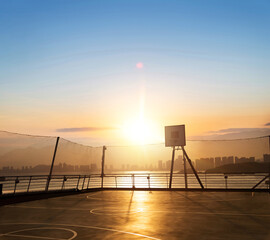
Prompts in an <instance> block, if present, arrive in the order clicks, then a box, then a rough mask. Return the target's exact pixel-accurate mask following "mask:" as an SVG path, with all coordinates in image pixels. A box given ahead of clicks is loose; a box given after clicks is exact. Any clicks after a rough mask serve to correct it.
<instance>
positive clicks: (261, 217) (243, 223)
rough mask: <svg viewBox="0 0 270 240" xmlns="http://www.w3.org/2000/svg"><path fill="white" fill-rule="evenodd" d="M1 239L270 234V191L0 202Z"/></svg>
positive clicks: (127, 194)
mask: <svg viewBox="0 0 270 240" xmlns="http://www.w3.org/2000/svg"><path fill="white" fill-rule="evenodd" d="M0 239H9V240H12V239H16V240H20V239H70V240H71V239H189V240H196V239H200V240H202V239H205V240H206V239H207V240H211V239H224V240H225V239H226V240H228V239H230V240H231V239H237V240H241V239H245V240H246V239H252V240H254V239H265V240H269V239H270V194H268V193H255V194H252V193H247V192H246V193H244V192H242V193H235V192H227V193H226V192H182V191H174V192H166V191H153V192H149V191H101V192H91V193H84V194H78V195H71V196H65V197H57V198H51V199H43V200H37V201H31V202H24V203H18V204H11V205H6V206H2V207H0Z"/></svg>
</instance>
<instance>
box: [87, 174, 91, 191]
mask: <svg viewBox="0 0 270 240" xmlns="http://www.w3.org/2000/svg"><path fill="white" fill-rule="evenodd" d="M90 178H91V175H89V178H88V183H87V189H88V188H89V184H90Z"/></svg>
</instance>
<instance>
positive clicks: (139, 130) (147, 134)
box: [123, 119, 160, 145]
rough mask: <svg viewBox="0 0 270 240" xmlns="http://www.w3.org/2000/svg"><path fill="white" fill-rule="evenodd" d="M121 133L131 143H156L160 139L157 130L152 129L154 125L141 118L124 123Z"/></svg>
mask: <svg viewBox="0 0 270 240" xmlns="http://www.w3.org/2000/svg"><path fill="white" fill-rule="evenodd" d="M123 133H124V135H125V137H126V138H127V139H128V140H129V141H130V142H131V143H133V144H139V145H143V144H150V143H157V142H159V140H160V138H159V137H158V131H157V130H156V129H154V126H153V125H152V124H151V123H150V122H147V121H145V120H143V119H139V120H137V121H130V122H129V123H126V124H124V126H123Z"/></svg>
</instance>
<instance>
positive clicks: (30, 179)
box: [27, 176, 32, 192]
mask: <svg viewBox="0 0 270 240" xmlns="http://www.w3.org/2000/svg"><path fill="white" fill-rule="evenodd" d="M31 181H32V176H30V178H29V183H28V187H27V192H29V189H30V184H31Z"/></svg>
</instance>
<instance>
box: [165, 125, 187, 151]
mask: <svg viewBox="0 0 270 240" xmlns="http://www.w3.org/2000/svg"><path fill="white" fill-rule="evenodd" d="M177 146H186V134H185V125H174V126H166V127H165V147H177Z"/></svg>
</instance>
